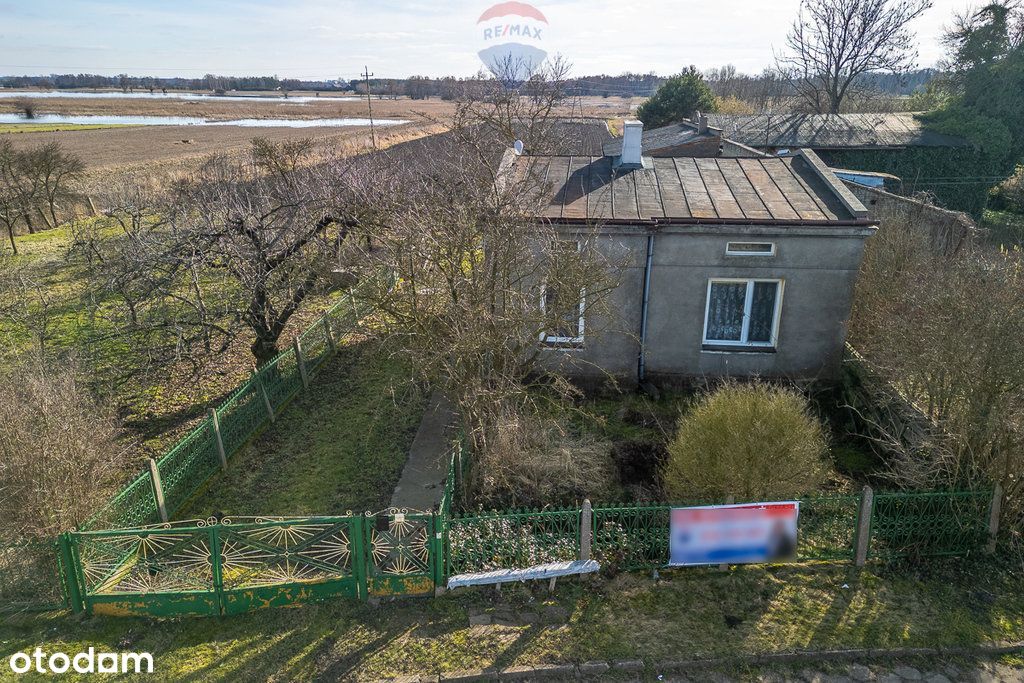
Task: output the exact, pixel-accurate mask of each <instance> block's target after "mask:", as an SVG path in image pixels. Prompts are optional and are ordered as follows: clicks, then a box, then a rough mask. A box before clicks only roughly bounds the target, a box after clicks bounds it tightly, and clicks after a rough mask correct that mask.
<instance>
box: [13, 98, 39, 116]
mask: <svg viewBox="0 0 1024 683" xmlns="http://www.w3.org/2000/svg"><path fill="white" fill-rule="evenodd" d="M14 106H15V107H16V108H17V109H18V111H20V112H21V113H22V114H24V115H25V118H26V119H34V118H35V117H36V103H35V102H34V101H33V100H31V99H30V98H28V97H21V98H18V99H17V100H15V102H14Z"/></svg>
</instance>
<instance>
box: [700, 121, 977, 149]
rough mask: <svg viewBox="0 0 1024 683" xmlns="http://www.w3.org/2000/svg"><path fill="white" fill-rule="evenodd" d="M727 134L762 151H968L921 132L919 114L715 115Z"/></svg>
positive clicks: (952, 139)
mask: <svg viewBox="0 0 1024 683" xmlns="http://www.w3.org/2000/svg"><path fill="white" fill-rule="evenodd" d="M708 122H709V124H710V125H712V126H714V127H716V128H721V129H722V130H723V133H722V134H723V135H724V136H725V137H727V138H729V139H731V140H735V141H736V142H740V143H743V144H744V145H749V146H751V147H757V148H767V147H772V148H783V147H791V148H798V147H809V148H811V149H871V148H886V147H963V146H966V145H968V144H970V143H968V142H967V141H966V140H964V139H963V138H959V137H956V136H953V135H944V134H942V133H936V132H934V131H930V130H925V129H924V128H922V127H921V122H920V121H918V120H917V119H916V118H915V117H914V114H910V113H902V114H782V115H775V116H770V115H767V114H761V115H757V116H735V115H728V114H709V115H708Z"/></svg>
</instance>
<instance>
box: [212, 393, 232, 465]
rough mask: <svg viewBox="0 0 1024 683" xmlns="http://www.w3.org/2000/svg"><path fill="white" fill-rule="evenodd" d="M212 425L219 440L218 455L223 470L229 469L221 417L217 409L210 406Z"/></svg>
mask: <svg viewBox="0 0 1024 683" xmlns="http://www.w3.org/2000/svg"><path fill="white" fill-rule="evenodd" d="M210 427H211V428H212V429H213V439H214V441H216V442H217V457H218V458H219V459H220V469H221V471H222V472H227V471H228V454H227V453H226V452H225V451H224V439H222V438H221V435H220V418H219V417H217V409H216V408H210Z"/></svg>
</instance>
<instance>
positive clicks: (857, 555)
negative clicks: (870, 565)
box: [853, 485, 875, 567]
mask: <svg viewBox="0 0 1024 683" xmlns="http://www.w3.org/2000/svg"><path fill="white" fill-rule="evenodd" d="M874 507H875V492H874V491H873V490H872V488H871V487H870V486H867V485H865V486H864V488H863V489H861V492H860V509H859V510H858V511H857V532H856V534H855V536H854V541H853V544H854V550H853V563H854V564H855V565H857V566H858V567H863V566H864V565H865V564H867V561H868V546H869V545H870V544H871V513H872V512H873V510H874Z"/></svg>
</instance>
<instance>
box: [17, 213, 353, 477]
mask: <svg viewBox="0 0 1024 683" xmlns="http://www.w3.org/2000/svg"><path fill="white" fill-rule="evenodd" d="M98 220H103V219H98ZM4 239H6V236H4ZM16 239H17V244H18V252H19V253H18V255H17V256H12V255H11V254H10V250H9V249H6V248H5V247H6V243H5V242H3V241H0V269H9V270H10V271H12V272H13V271H15V270H16V269H17V270H20V271H23V273H24V275H25V277H26V279H27V281H28V282H31V283H33V286H32V287H29V288H28V289H27V291H26V292H24V293H23V294H22V295H20V296H23V298H24V300H25V302H24V304H21V303H19V304H18V305H17V306H15V307H14V309H13V310H14V311H15V313H14V314H12V315H4V316H0V364H2V363H5V362H8V361H9V360H10V359H12V358H13V357H14V356H16V355H17V354H18V353H20V352H24V351H27V350H29V349H30V348H32V347H33V346H34V345H35V344H37V341H36V339H37V338H38V337H39V336H42V337H43V339H44V344H45V347H46V348H47V350H48V351H49V352H51V353H52V352H58V353H61V354H62V353H67V352H70V353H71V354H72V355H74V356H75V357H76V358H77V359H78V363H79V365H80V367H81V369H82V370H83V371H84V372H85V373H87V374H88V376H89V378H90V380H91V382H92V384H93V386H94V388H95V389H96V390H97V391H98V392H100V393H101V394H103V395H104V396H105V397H106V398H107V399H109V400H110V401H112V402H113V403H114V404H115V405H117V406H118V407H119V408H120V409H121V414H122V417H123V420H124V424H125V427H126V428H127V430H128V432H129V433H130V435H131V436H132V437H134V438H136V439H137V441H138V443H139V444H140V445H141V446H142V449H141V450H142V451H143V453H141V454H140V455H145V456H155V457H158V456H159V455H161V454H163V452H165V451H166V449H167V448H169V447H170V446H171V445H173V444H174V442H176V441H177V439H179V438H180V437H181V436H183V435H184V434H185V433H187V432H188V430H189V428H190V427H191V426H192V425H194V424H196V423H197V422H198V421H200V420H201V419H202V418H203V417H204V416H205V413H206V409H207V407H208V406H210V405H212V404H217V403H220V402H221V401H222V400H223V399H224V398H225V397H226V396H227V395H228V394H229V393H230V392H231V391H233V390H234V389H235V388H236V387H237V386H238V385H239V384H240V383H241V382H244V381H245V380H246V379H247V378H248V376H249V374H250V372H251V369H252V355H251V354H250V352H249V350H248V345H249V341H250V340H249V339H248V338H247V337H246V335H244V334H243V335H241V336H240V337H239V338H238V339H237V340H235V343H234V344H232V345H231V346H230V347H229V348H228V350H227V351H226V352H225V353H222V354H220V355H219V356H218V357H217V358H216V359H214V360H213V361H211V362H209V363H208V365H207V366H206V370H205V371H203V372H201V373H199V375H198V376H197V375H195V374H194V373H193V368H192V366H191V363H190V362H189V360H190V359H184V360H183V361H182V362H181V363H180V364H177V365H174V364H172V365H171V366H159V367H151V366H147V365H146V364H145V363H143V362H142V359H143V358H144V357H143V356H142V355H141V354H139V353H138V350H137V349H136V348H134V347H133V346H132V342H131V340H130V339H128V338H125V337H123V336H120V335H117V334H113V332H114V328H113V326H112V324H111V323H110V322H109V321H108V320H106V319H105V317H104V313H103V312H102V311H101V313H100V315H97V316H92V315H90V312H89V306H88V302H87V299H88V298H89V297H92V296H95V293H93V292H91V291H89V287H88V280H87V278H86V276H85V274H84V273H83V272H82V270H81V267H80V266H79V265H77V264H76V263H75V262H74V261H72V260H70V259H69V258H68V251H69V249H70V247H71V245H72V241H73V239H74V235H73V231H72V228H71V226H70V225H64V226H61V227H59V228H56V229H53V230H44V231H41V232H38V233H36V234H33V235H19V236H18V237H17V238H16ZM0 291H2V286H0ZM339 296H340V294H338V293H317V294H316V295H315V296H312V297H310V298H309V299H308V300H307V301H306V302H305V303H304V305H303V308H302V309H301V310H300V311H298V312H297V313H296V315H295V316H293V317H292V319H291V320H290V321H289V324H288V329H287V330H286V331H285V333H284V334H283V335H282V337H281V339H282V342H281V343H282V344H286V343H287V341H286V340H287V339H290V338H291V336H292V335H294V334H296V333H298V332H300V331H301V330H303V329H305V328H307V327H308V326H309V325H311V324H313V323H314V322H315V320H316V319H317V317H318V316H319V314H320V313H321V312H322V311H323V310H325V309H327V308H329V307H330V305H331V304H332V303H333V302H334V301H335V300H336V299H337V298H338V297H339ZM11 303H14V302H13V301H4V302H3V304H11ZM107 312H109V311H107ZM137 366H138V367H137ZM133 474H134V472H133Z"/></svg>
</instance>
